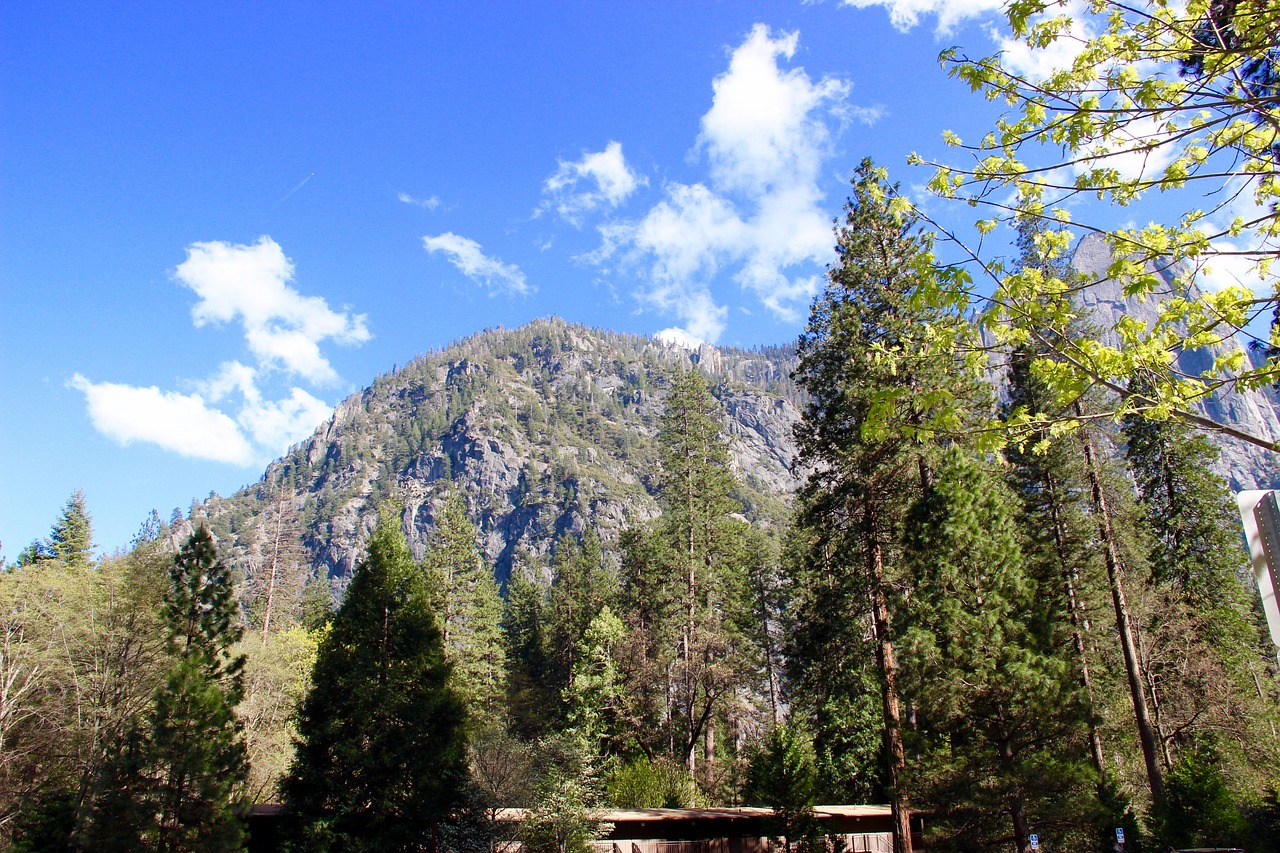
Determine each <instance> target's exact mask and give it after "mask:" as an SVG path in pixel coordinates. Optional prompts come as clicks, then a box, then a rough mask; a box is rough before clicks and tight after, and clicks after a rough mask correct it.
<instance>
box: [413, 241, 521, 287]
mask: <svg viewBox="0 0 1280 853" xmlns="http://www.w3.org/2000/svg"><path fill="white" fill-rule="evenodd" d="M422 245H423V246H424V247H426V250H427V251H428V252H432V253H436V252H439V253H440V254H443V255H444V256H445V258H447V259H448V261H449V263H451V264H453V265H454V266H455V267H456V268H457V269H458V271H459V272H461V273H462V274H463V275H465V276H466V277H467V278H469V279H471V280H472V281H473V282H475V283H476V284H478V285H481V286H482V287H485V288H487V289H488V290H489V292H490V293H498V292H507V293H517V294H520V295H522V296H523V295H526V294H529V293H532V292H533V291H534V287H533V285H531V284H529V282H528V281H527V280H526V279H525V276H524V273H523V272H521V271H520V268H519V267H517V266H515V265H514V264H508V263H504V262H503V261H500V260H498V259H497V258H491V257H489V256H488V255H486V254H485V253H484V251H483V250H482V249H481V247H480V244H479V243H477V242H476V241H475V240H472V239H470V238H468V237H461V236H459V235H457V234H454V233H453V232H451V231H446V232H445V233H444V234H440V235H438V236H435V237H423V238H422Z"/></svg>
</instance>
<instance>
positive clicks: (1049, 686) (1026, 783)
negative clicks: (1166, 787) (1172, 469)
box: [902, 450, 1096, 853]
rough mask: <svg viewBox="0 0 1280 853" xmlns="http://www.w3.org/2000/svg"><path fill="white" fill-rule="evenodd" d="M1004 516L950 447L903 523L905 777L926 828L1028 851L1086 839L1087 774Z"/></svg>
mask: <svg viewBox="0 0 1280 853" xmlns="http://www.w3.org/2000/svg"><path fill="white" fill-rule="evenodd" d="M1013 519H1014V504H1013V501H1012V497H1011V495H1009V494H1008V493H1007V492H1005V490H1004V489H1003V488H1001V485H1000V483H999V481H998V480H996V479H995V477H994V476H992V475H991V474H989V473H988V472H986V471H984V470H983V469H982V468H981V467H980V466H979V465H978V464H977V463H976V462H975V461H973V460H972V459H970V458H968V457H967V456H966V455H965V454H963V453H961V452H959V451H954V450H953V451H951V452H950V453H948V454H947V456H946V458H945V461H944V462H943V463H942V464H941V465H940V466H939V468H938V471H937V474H936V477H935V479H934V480H933V481H932V482H931V483H930V484H929V487H928V488H927V489H926V491H925V493H924V494H923V495H922V497H921V499H920V500H919V501H918V502H917V504H916V506H915V507H914V509H913V511H912V514H911V517H910V519H909V522H908V525H907V534H906V554H905V557H906V560H907V563H908V565H909V566H910V567H911V572H912V576H913V578H914V581H915V588H914V592H913V595H912V597H911V602H910V605H909V607H908V608H907V611H908V612H907V615H906V618H905V622H906V626H907V628H906V631H905V633H904V636H903V639H902V646H903V655H902V663H903V673H904V679H903V688H904V693H905V694H906V695H907V697H908V698H909V699H910V701H911V703H912V705H913V707H915V708H916V709H917V714H918V719H917V724H918V729H919V732H918V734H916V735H915V737H914V738H913V741H914V746H913V749H912V752H913V753H915V754H918V759H917V764H916V766H915V767H914V768H913V773H912V775H913V776H914V777H915V778H916V779H917V785H916V787H917V790H918V792H919V793H920V794H921V795H923V796H925V797H926V798H927V800H926V801H927V802H929V803H930V804H931V805H932V806H933V808H932V809H931V811H933V813H934V819H933V820H932V821H931V823H932V824H933V825H934V827H935V831H938V830H940V831H941V832H942V833H944V834H947V833H949V834H951V835H952V836H953V837H958V838H962V839H964V843H965V844H979V845H981V844H982V843H983V842H984V841H985V843H987V844H993V843H995V842H996V841H997V840H998V839H1000V838H1004V837H1008V836H1009V835H1012V837H1013V839H1014V841H1015V846H1016V849H1017V850H1018V851H1019V853H1026V851H1029V850H1030V849H1031V846H1030V836H1031V834H1032V832H1033V831H1035V832H1037V833H1039V834H1043V835H1046V836H1048V837H1052V838H1053V839H1054V841H1055V844H1056V845H1057V846H1060V847H1064V848H1066V847H1071V846H1073V845H1075V846H1079V845H1083V844H1087V843H1088V841H1089V831H1088V829H1089V820H1088V819H1089V818H1090V817H1091V815H1090V814H1089V811H1090V808H1091V805H1090V800H1091V789H1092V787H1093V785H1094V783H1096V777H1095V775H1094V772H1093V770H1092V768H1091V767H1090V766H1089V761H1088V758H1087V757H1086V756H1087V754H1088V750H1087V748H1086V745H1085V744H1086V738H1087V726H1086V725H1085V719H1086V708H1085V706H1084V704H1083V703H1082V702H1081V697H1080V695H1079V692H1080V688H1079V686H1078V683H1077V682H1076V681H1075V679H1074V678H1073V676H1072V671H1071V667H1070V665H1069V663H1068V662H1067V661H1066V660H1064V659H1063V658H1062V657H1060V656H1059V655H1058V653H1057V650H1056V649H1055V648H1054V645H1053V643H1052V639H1051V638H1050V637H1047V636H1045V635H1044V633H1043V632H1042V631H1040V630H1039V624H1038V621H1039V620H1038V619H1037V616H1036V613H1035V610H1036V603H1037V598H1038V596H1039V594H1040V590H1039V588H1038V585H1037V584H1036V583H1035V580H1034V578H1033V577H1032V576H1031V574H1030V572H1029V571H1028V567H1027V565H1026V563H1025V561H1024V559H1023V556H1022V551H1021V549H1020V547H1019V544H1018V534H1017V530H1016V528H1015V525H1014V522H1013ZM1072 833H1075V837H1074V838H1073V837H1072Z"/></svg>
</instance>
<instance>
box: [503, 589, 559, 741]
mask: <svg viewBox="0 0 1280 853" xmlns="http://www.w3.org/2000/svg"><path fill="white" fill-rule="evenodd" d="M546 610H547V604H546V600H545V595H544V591H543V588H542V586H541V585H540V584H538V583H537V582H536V581H534V580H533V579H532V578H530V577H529V576H528V575H527V574H526V573H525V572H523V571H518V570H515V569H513V570H512V572H511V578H510V580H508V581H507V600H506V610H505V611H504V614H503V618H502V635H503V639H504V642H505V644H506V653H507V705H508V707H509V708H510V718H509V721H508V726H507V728H508V729H510V731H511V733H512V734H513V735H515V736H517V737H519V738H521V739H523V740H526V741H534V740H537V739H538V738H540V737H542V736H543V735H545V734H546V733H547V731H548V729H549V728H550V727H551V726H552V724H553V723H556V722H559V714H557V713H556V712H557V711H558V710H559V705H560V702H561V697H560V695H558V691H557V689H556V680H555V679H554V678H553V677H552V674H551V673H552V662H551V655H550V654H549V652H548V643H547V639H546V635H547V633H548V628H547V625H546Z"/></svg>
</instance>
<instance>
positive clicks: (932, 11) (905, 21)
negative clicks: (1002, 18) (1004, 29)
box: [842, 0, 1004, 35]
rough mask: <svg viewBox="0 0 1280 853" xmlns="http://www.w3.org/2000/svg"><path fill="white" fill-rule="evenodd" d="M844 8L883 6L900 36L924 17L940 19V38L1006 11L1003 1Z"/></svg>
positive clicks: (858, 4) (853, 2) (883, 2)
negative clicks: (965, 23)
mask: <svg viewBox="0 0 1280 853" xmlns="http://www.w3.org/2000/svg"><path fill="white" fill-rule="evenodd" d="M842 5H844V6H853V7H854V8H858V9H865V8H868V7H871V6H883V7H884V8H885V9H886V10H887V11H888V12H889V21H890V22H891V23H892V24H893V26H894V28H895V29H897V30H899V31H901V32H906V31H907V30H911V29H914V28H915V27H916V26H917V25H919V23H920V19H921V18H923V17H928V16H935V17H937V19H938V25H937V27H936V28H935V32H936V33H937V34H938V35H946V34H948V33H950V32H952V31H953V30H954V29H955V28H956V25H957V24H959V23H961V22H962V21H967V20H972V19H975V18H979V19H980V18H985V17H989V16H991V15H993V14H998V13H999V12H1000V10H1001V9H1002V8H1003V7H1004V2H1003V0H842Z"/></svg>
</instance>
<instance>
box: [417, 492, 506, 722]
mask: <svg viewBox="0 0 1280 853" xmlns="http://www.w3.org/2000/svg"><path fill="white" fill-rule="evenodd" d="M425 565H426V570H427V577H428V578H429V588H430V590H431V593H432V596H433V598H434V601H435V602H436V605H435V606H436V609H437V614H438V618H439V619H440V629H441V632H442V633H443V636H444V649H445V658H446V659H447V660H448V661H449V663H450V664H452V666H453V679H454V685H455V687H456V688H457V690H458V693H459V695H460V696H461V697H462V699H463V701H464V702H466V704H467V708H468V712H469V713H470V714H471V715H472V716H473V717H474V718H475V719H476V722H477V724H478V725H481V726H484V725H488V724H490V723H495V724H496V722H497V721H498V720H499V719H500V718H501V714H502V708H501V705H502V699H503V693H504V691H505V689H506V684H507V654H506V648H505V645H504V643H503V637H502V598H501V596H500V595H499V593H498V584H497V582H496V581H495V580H494V577H493V572H492V571H491V570H490V569H489V568H488V567H487V566H485V564H484V562H483V560H482V559H481V557H480V551H479V548H478V547H477V546H476V529H475V526H474V525H472V523H471V519H469V518H468V517H467V505H466V501H465V500H464V499H463V497H462V494H461V493H460V492H453V493H451V494H450V495H449V496H448V498H447V499H446V500H445V502H444V507H443V508H442V509H441V511H440V515H439V517H438V519H437V521H436V529H435V532H434V533H433V535H432V537H431V541H430V543H429V544H428V546H427V556H426V559H425Z"/></svg>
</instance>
